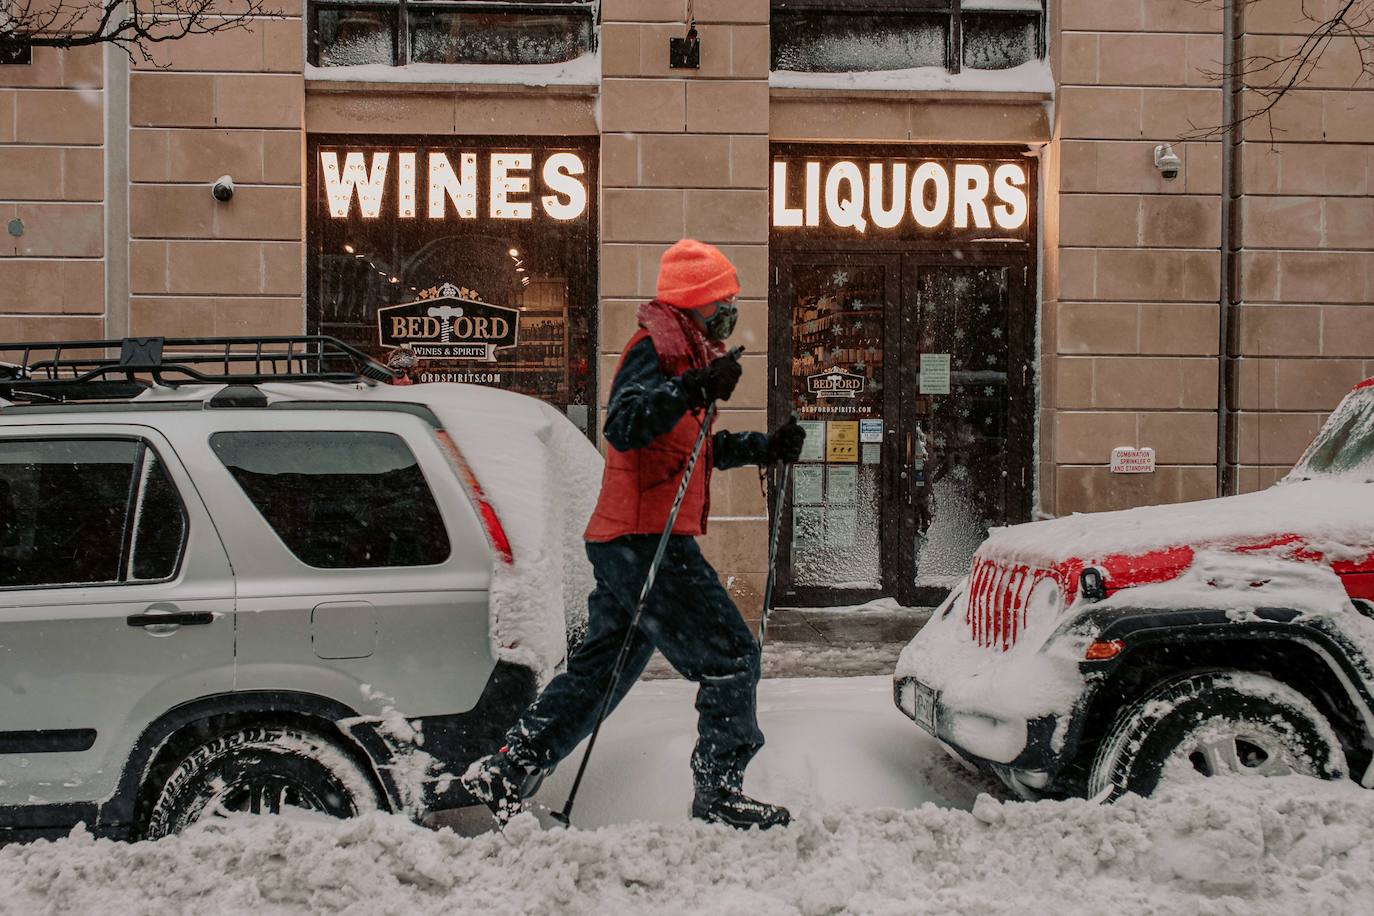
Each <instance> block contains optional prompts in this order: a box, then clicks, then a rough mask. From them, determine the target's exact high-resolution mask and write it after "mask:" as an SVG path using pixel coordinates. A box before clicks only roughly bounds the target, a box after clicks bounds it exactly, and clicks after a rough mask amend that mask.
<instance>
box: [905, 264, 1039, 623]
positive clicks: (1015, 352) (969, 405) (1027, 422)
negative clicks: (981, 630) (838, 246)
mask: <svg viewBox="0 0 1374 916" xmlns="http://www.w3.org/2000/svg"><path fill="white" fill-rule="evenodd" d="M1028 273H1029V271H1028V268H1027V267H1026V266H1024V265H1012V264H1007V263H1006V262H1005V261H1003V262H1002V263H995V262H993V263H985V264H977V263H973V264H968V263H949V262H945V263H921V262H920V261H919V260H917V259H916V258H914V257H909V258H908V259H907V263H906V265H905V272H904V282H903V310H902V311H903V320H902V331H903V341H902V352H903V360H902V366H903V373H902V389H903V397H902V399H901V404H902V416H901V417H900V419H899V421H898V422H899V426H900V428H901V435H902V440H901V446H900V447H901V451H902V457H901V464H902V467H901V468H900V470H899V479H900V481H901V491H902V492H901V497H900V498H901V500H902V503H903V504H904V505H905V506H906V508H907V511H905V512H903V513H901V516H902V524H901V528H902V534H901V540H902V542H903V543H905V544H909V545H911V550H910V553H909V554H908V555H907V557H906V558H905V559H907V560H908V562H909V564H910V565H907V564H904V566H906V568H905V569H904V570H903V572H902V580H903V582H904V584H905V585H906V586H908V587H909V588H903V589H902V590H901V591H902V592H904V593H906V594H907V595H908V598H907V599H906V600H911V601H913V602H916V603H922V604H926V603H931V602H932V601H934V600H937V599H938V598H939V597H941V596H942V595H943V593H944V592H945V591H946V590H948V589H949V588H950V587H952V586H953V585H954V584H956V583H957V582H958V581H959V579H960V578H962V577H963V576H964V575H966V574H967V573H968V569H969V561H970V560H971V559H972V557H973V553H974V551H975V550H976V549H977V548H978V545H979V544H981V543H982V542H983V540H984V539H985V538H986V537H987V534H988V531H989V529H990V528H992V527H995V526H1000V525H1006V524H1011V523H1015V522H1018V521H1024V520H1025V519H1026V518H1027V514H1028V512H1029V506H1030V499H1029V482H1030V480H1031V479H1032V475H1031V473H1030V471H1031V467H1030V464H1031V460H1032V454H1033V453H1032V448H1031V444H1032V435H1033V428H1034V394H1033V391H1032V390H1031V386H1030V381H1031V377H1032V374H1033V373H1032V366H1031V360H1030V354H1031V347H1030V346H1029V343H1030V341H1029V333H1028V331H1029V328H1028V327H1027V326H1026V325H1027V320H1026V316H1025V313H1026V311H1027V310H1026V309H1025V308H1024V307H1023V305H1024V302H1025V298H1026V297H1025V286H1026V283H1027V280H1028Z"/></svg>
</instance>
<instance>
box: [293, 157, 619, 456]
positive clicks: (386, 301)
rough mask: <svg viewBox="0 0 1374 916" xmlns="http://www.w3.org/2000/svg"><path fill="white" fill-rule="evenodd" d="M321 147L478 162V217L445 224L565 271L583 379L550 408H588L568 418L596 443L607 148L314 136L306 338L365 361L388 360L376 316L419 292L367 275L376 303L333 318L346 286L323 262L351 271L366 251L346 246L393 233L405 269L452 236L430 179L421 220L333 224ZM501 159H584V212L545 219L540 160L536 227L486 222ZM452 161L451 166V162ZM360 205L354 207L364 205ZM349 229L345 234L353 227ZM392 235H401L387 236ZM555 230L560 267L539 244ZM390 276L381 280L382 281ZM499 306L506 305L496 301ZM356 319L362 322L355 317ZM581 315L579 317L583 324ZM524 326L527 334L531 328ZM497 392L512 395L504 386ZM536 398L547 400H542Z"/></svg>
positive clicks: (573, 357) (574, 370)
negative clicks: (494, 164) (434, 213)
mask: <svg viewBox="0 0 1374 916" xmlns="http://www.w3.org/2000/svg"><path fill="white" fill-rule="evenodd" d="M322 148H323V149H325V150H329V149H331V148H336V149H339V150H343V149H348V150H359V151H371V150H398V151H399V150H429V149H442V150H445V151H448V152H450V153H456V152H458V151H460V150H462V151H472V152H477V153H479V159H478V168H479V193H478V199H477V208H478V213H479V216H478V218H476V219H474V220H460V219H458V218H457V217H456V216H454V215H452V214H451V213H450V214H449V215H448V216H447V217H446V219H445V220H444V221H443V223H442V225H443V226H444V227H448V228H450V229H452V228H455V227H456V228H457V229H458V230H459V231H458V232H457V233H456V234H459V235H466V236H469V237H470V238H472V239H473V240H474V242H477V241H480V243H481V244H483V245H485V246H486V247H488V248H491V249H492V251H493V252H496V253H497V254H499V251H498V249H500V250H504V249H505V247H506V245H507V244H508V243H509V242H510V241H511V240H514V243H513V244H511V245H510V247H513V248H515V249H516V250H518V251H520V252H521V253H522V254H521V257H522V258H534V257H536V256H542V257H543V258H544V260H545V261H546V262H551V261H553V260H557V261H558V263H559V264H560V265H561V266H562V268H563V270H564V276H565V279H566V281H567V293H566V303H567V314H568V316H569V317H568V319H567V321H568V331H567V334H566V336H565V344H564V347H565V349H564V361H565V363H566V364H567V365H568V367H569V370H568V371H569V374H570V376H573V375H575V376H576V377H575V378H572V377H570V378H569V381H568V389H569V390H568V395H567V399H566V403H565V402H564V401H562V400H558V399H554V398H546V399H547V400H550V401H551V402H552V403H555V404H556V406H559V407H564V406H576V407H578V408H583V409H585V412H584V411H583V410H579V411H576V412H573V411H570V414H575V415H574V420H575V421H577V422H578V423H579V425H583V424H585V426H584V428H585V430H586V431H587V432H588V435H589V436H591V437H592V438H593V439H595V438H596V433H595V430H596V429H597V418H596V404H597V359H596V349H597V341H598V323H599V311H600V309H599V302H598V282H599V281H598V244H599V220H600V216H599V211H598V207H599V161H598V160H599V144H598V142H597V140H596V138H565V137H521V136H483V137H465V136H454V135H415V134H401V135H352V134H311V135H310V136H309V138H308V142H307V154H306V159H307V161H306V180H307V187H308V188H309V189H310V191H309V194H310V197H309V200H308V204H307V218H306V289H307V296H306V327H307V330H308V331H309V332H310V333H325V334H332V335H335V336H339V337H341V338H342V339H344V340H346V341H347V342H349V343H352V344H354V345H358V346H361V347H362V348H363V349H364V350H365V351H366V352H369V353H372V354H374V355H375V356H378V357H379V358H380V359H382V360H383V361H385V360H386V358H387V355H388V353H387V352H386V351H383V349H382V348H381V346H380V343H379V341H378V334H377V323H376V310H377V308H379V307H385V306H391V305H397V304H400V303H404V302H407V301H409V300H413V299H415V298H416V293H415V292H413V291H411V289H410V286H411V285H413V284H409V283H406V282H399V283H395V284H392V283H390V282H388V280H389V278H386V277H383V276H382V275H381V274H378V276H377V278H376V279H372V278H371V277H370V274H371V273H373V272H375V271H368V270H366V269H364V268H361V267H360V268H359V280H358V283H359V284H362V283H370V284H371V287H370V289H369V290H368V291H367V292H361V293H360V295H361V296H362V297H363V298H365V299H367V300H369V301H366V302H354V303H350V304H349V305H347V306H342V307H339V308H336V309H335V310H334V312H333V313H332V314H331V313H330V312H329V310H327V308H326V303H325V302H324V298H325V291H326V289H327V288H329V284H330V283H333V284H334V285H335V286H337V285H338V282H337V278H330V277H327V276H326V273H327V272H328V271H326V269H325V268H324V267H323V264H322V262H323V261H324V259H325V257H326V255H328V256H331V257H333V258H334V259H335V260H336V263H338V264H344V265H346V263H347V262H346V261H345V260H344V258H343V257H342V255H343V254H345V253H346V254H348V255H349V256H354V254H355V253H354V252H352V251H349V252H344V251H343V250H342V249H343V245H344V244H350V245H353V247H359V246H358V245H357V244H355V243H353V242H345V241H341V240H343V239H345V238H347V239H352V238H354V237H357V238H368V237H378V238H380V237H384V236H386V235H388V234H391V235H392V236H393V241H394V248H393V263H399V255H398V254H395V252H400V251H403V250H404V251H411V252H419V251H422V250H423V249H426V248H429V247H432V246H433V245H434V240H428V241H426V239H425V237H426V236H427V235H434V237H435V239H440V238H443V237H445V236H446V233H445V232H443V231H439V230H436V228H435V225H436V222H437V221H433V220H431V219H430V218H429V217H428V216H427V215H426V214H425V212H424V210H425V202H424V198H423V193H424V187H425V186H426V185H425V181H424V176H423V175H419V176H417V180H416V181H417V194H418V195H419V198H420V199H418V200H417V201H416V207H417V216H415V217H407V218H401V217H399V216H395V215H391V214H384V215H383V216H381V217H378V218H375V219H364V218H362V217H360V216H358V215H357V214H356V213H352V214H351V215H350V217H349V218H348V219H347V220H340V219H338V218H335V217H333V216H331V215H330V213H329V210H328V200H327V195H326V192H325V187H324V183H323V181H322V180H321V174H320V173H321V166H320V151H321V149H322ZM503 151H505V152H510V151H520V152H524V151H535V152H537V153H541V154H544V153H552V152H561V151H567V152H574V153H577V154H578V156H579V157H580V158H581V160H582V162H583V164H584V166H585V169H586V171H585V172H584V174H583V175H582V176H580V177H581V179H582V181H583V183H584V185H585V187H586V192H587V202H586V209H585V211H584V212H583V213H582V214H581V215H580V216H578V217H577V218H576V219H575V220H572V221H568V222H566V223H560V222H558V221H554V220H552V219H551V218H550V217H547V216H540V208H539V204H538V197H539V196H540V195H541V193H544V192H543V191H542V190H541V188H540V186H539V183H538V178H539V176H538V174H537V172H538V162H539V160H538V159H536V160H535V169H534V171H533V172H532V177H533V180H532V183H531V191H530V192H529V194H528V195H527V197H526V199H528V200H532V201H535V203H534V213H535V216H534V217H533V218H531V219H529V220H495V219H492V218H491V217H489V216H487V215H485V214H486V212H487V206H488V201H489V197H488V195H489V193H490V189H489V187H487V183H486V182H485V181H484V180H482V179H481V176H482V175H483V174H485V172H484V170H485V162H486V157H487V155H488V154H491V153H500V152H503ZM450 158H453V157H452V156H450ZM420 161H421V162H423V161H424V160H423V159H421V160H420ZM393 172H394V170H393ZM393 182H394V174H389V175H388V183H389V190H392V191H394V188H393V187H391V186H390V185H391V183H393ZM393 199H394V198H393ZM352 206H354V207H356V202H355V203H354V204H353V205H352ZM384 206H389V204H384ZM355 221H357V222H355ZM344 224H347V226H346V227H345V225H344ZM465 224H467V225H465ZM389 226H394V227H395V228H392V229H388V227H389ZM551 231H552V232H557V233H560V234H561V238H560V240H559V241H558V242H557V243H556V244H557V246H561V247H562V248H563V249H564V251H563V252H562V257H561V258H555V257H554V255H553V254H551V253H549V252H542V254H541V248H540V242H541V237H542V239H543V241H544V242H545V243H546V245H547V240H548V238H549V235H548V233H549V232H551ZM326 246H330V248H329V251H328V252H326V250H325V249H326ZM334 248H339V249H340V251H334V250H333V249H334ZM530 263H531V265H532V266H533V265H534V264H535V263H536V262H535V261H531V262H530ZM386 272H387V271H382V273H386ZM527 275H528V274H527ZM445 279H447V280H449V281H450V282H453V283H457V284H463V283H464V281H465V280H470V281H471V285H472V286H473V288H475V289H477V290H478V291H479V292H485V291H484V290H483V289H482V287H483V286H486V285H487V284H485V283H483V282H482V278H480V277H471V278H462V277H447V278H445ZM402 280H404V278H402ZM350 294H351V293H350ZM491 298H493V299H495V298H499V297H497V296H491ZM371 300H375V301H371ZM498 304H501V305H510V304H511V303H508V302H502V303H498ZM353 312H356V313H357V314H351V313H353ZM574 314H576V318H575V320H574ZM574 323H575V324H576V327H575V328H574V327H573V325H574ZM522 327H524V325H523V324H522ZM531 343H536V344H537V340H535V339H533V338H526V342H525V343H524V344H522V346H526V347H528V345H529V344H531ZM498 357H499V358H501V359H506V357H505V356H503V355H501V354H498ZM498 365H499V364H498ZM507 365H508V363H507ZM471 368H472V369H473V370H474V371H478V370H480V369H482V368H483V366H482V364H480V363H473V364H472V367H471ZM499 387H503V388H504V387H511V386H510V385H509V384H506V383H503V384H501V385H500V386H499ZM530 393H533V394H536V395H539V394H540V393H539V392H530Z"/></svg>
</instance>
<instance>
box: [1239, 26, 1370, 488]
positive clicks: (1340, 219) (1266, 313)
mask: <svg viewBox="0 0 1374 916" xmlns="http://www.w3.org/2000/svg"><path fill="white" fill-rule="evenodd" d="M1338 6H1340V4H1338V3H1336V2H1335V0H1307V3H1306V4H1305V5H1304V4H1303V3H1302V2H1301V0H1264V2H1263V3H1253V4H1248V5H1247V6H1246V7H1245V8H1244V18H1243V23H1242V28H1241V41H1242V52H1241V53H1242V54H1243V55H1245V56H1255V55H1268V56H1281V55H1284V54H1289V53H1292V51H1293V50H1294V49H1295V48H1296V47H1297V46H1298V44H1299V42H1300V41H1301V37H1300V36H1302V35H1305V34H1308V33H1310V32H1311V31H1312V29H1313V28H1314V27H1315V25H1316V23H1317V22H1318V21H1321V20H1322V19H1323V18H1324V17H1325V16H1327V15H1329V14H1330V13H1331V12H1333V10H1334V9H1335V8H1336V7H1338ZM1304 11H1305V12H1304ZM1246 96H1247V100H1246V101H1247V104H1248V105H1249V106H1251V107H1250V108H1248V109H1247V111H1253V110H1255V108H1254V106H1257V105H1259V104H1260V103H1261V100H1260V99H1259V97H1258V96H1257V95H1256V94H1255V93H1247V94H1246ZM1242 139H1243V142H1242V143H1241V144H1240V148H1239V150H1238V158H1239V163H1238V164H1239V173H1240V178H1241V181H1242V185H1241V188H1242V190H1243V192H1244V198H1243V199H1242V200H1241V201H1240V202H1239V204H1238V206H1237V208H1236V218H1237V233H1236V238H1235V245H1236V247H1237V248H1238V255H1237V266H1238V270H1239V290H1238V292H1239V302H1238V306H1237V308H1236V327H1235V330H1236V341H1235V344H1236V352H1237V353H1238V354H1239V358H1238V359H1237V360H1236V362H1235V366H1234V368H1235V373H1234V383H1233V388H1232V392H1231V394H1232V398H1231V406H1232V407H1233V408H1235V409H1236V410H1237V411H1238V413H1239V416H1238V423H1237V427H1236V436H1235V439H1234V441H1233V442H1231V443H1230V444H1229V447H1228V451H1229V454H1228V461H1229V462H1231V463H1232V464H1233V465H1234V466H1235V467H1234V471H1235V474H1236V480H1237V484H1238V486H1239V488H1240V489H1242V490H1253V489H1257V488H1260V487H1264V486H1267V485H1268V484H1269V483H1271V482H1272V481H1274V480H1275V479H1277V478H1278V477H1281V476H1282V475H1283V474H1284V473H1286V472H1287V470H1288V468H1289V467H1291V466H1292V464H1293V462H1294V461H1295V460H1296V459H1297V458H1298V457H1299V456H1300V455H1301V454H1302V450H1303V449H1304V447H1305V446H1306V445H1307V443H1308V442H1309V441H1311V439H1312V436H1313V434H1315V432H1316V431H1317V428H1318V426H1319V425H1320V423H1321V421H1322V419H1323V418H1324V416H1325V412H1326V411H1329V410H1330V409H1331V408H1332V407H1333V406H1335V404H1336V402H1337V401H1339V400H1340V398H1341V396H1342V395H1344V394H1345V393H1346V392H1347V391H1348V390H1349V389H1350V387H1351V386H1352V385H1353V384H1355V383H1356V382H1358V381H1359V380H1361V379H1363V378H1367V377H1369V376H1370V375H1374V201H1371V193H1374V80H1371V79H1370V77H1369V76H1368V75H1367V74H1363V73H1362V68H1361V63H1360V60H1359V57H1358V53H1357V50H1356V48H1355V45H1354V43H1353V42H1352V41H1351V40H1350V39H1349V38H1348V37H1345V36H1343V35H1342V36H1338V37H1336V38H1334V39H1333V40H1332V42H1331V43H1330V45H1329V46H1328V48H1327V50H1326V52H1325V54H1324V55H1323V57H1322V61H1321V65H1320V66H1319V67H1318V68H1317V69H1315V70H1314V71H1313V72H1312V75H1311V76H1310V77H1309V78H1308V79H1307V80H1305V81H1304V82H1303V83H1302V84H1301V86H1300V87H1299V88H1297V89H1295V90H1294V91H1293V92H1291V93H1290V94H1289V95H1288V96H1287V97H1286V98H1285V99H1284V100H1283V102H1281V103H1280V104H1279V106H1278V107H1277V109H1275V111H1274V117H1273V122H1272V131H1271V124H1270V123H1269V121H1268V119H1265V118H1257V119H1255V120H1253V121H1251V122H1250V123H1249V124H1247V125H1246V128H1245V130H1244V133H1243V135H1242Z"/></svg>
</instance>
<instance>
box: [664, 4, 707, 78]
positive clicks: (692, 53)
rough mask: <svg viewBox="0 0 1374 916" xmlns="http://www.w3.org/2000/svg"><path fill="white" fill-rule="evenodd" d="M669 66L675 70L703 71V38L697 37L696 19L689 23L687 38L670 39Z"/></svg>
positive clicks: (691, 19)
mask: <svg viewBox="0 0 1374 916" xmlns="http://www.w3.org/2000/svg"><path fill="white" fill-rule="evenodd" d="M688 15H689V16H691V14H690V13H689V14H688ZM668 66H669V67H671V68H672V69H674V70H700V69H701V38H700V37H699V36H698V35H697V21H696V18H695V17H692V18H690V19H689V21H688V24H687V36H686V37H685V38H669V39H668Z"/></svg>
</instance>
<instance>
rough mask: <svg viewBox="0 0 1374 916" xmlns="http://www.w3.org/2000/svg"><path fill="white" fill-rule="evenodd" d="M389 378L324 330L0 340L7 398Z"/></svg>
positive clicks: (122, 395)
mask: <svg viewBox="0 0 1374 916" xmlns="http://www.w3.org/2000/svg"><path fill="white" fill-rule="evenodd" d="M394 377H395V376H394V374H393V373H392V371H391V370H390V369H388V368H386V367H385V366H383V365H381V364H380V363H378V362H376V361H374V360H373V359H372V358H370V357H369V356H368V355H367V354H366V353H363V352H362V351H361V350H359V349H357V348H356V347H351V346H349V345H348V344H346V343H344V342H343V341H341V340H338V339H336V338H333V337H326V336H323V335H301V336H280V337H126V338H124V339H122V340H63V341H51V342H35V343H0V398H6V399H8V400H12V401H30V402H32V401H41V402H67V401H96V400H121V399H127V398H132V397H137V396H138V395H139V394H140V393H142V392H143V391H145V390H147V389H148V388H150V387H153V386H160V387H167V388H175V387H177V386H178V385H187V384H189V385H212V384H237V385H255V384H259V383H262V382H343V383H357V382H362V381H369V382H389V381H391V380H392V379H393V378H394Z"/></svg>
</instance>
